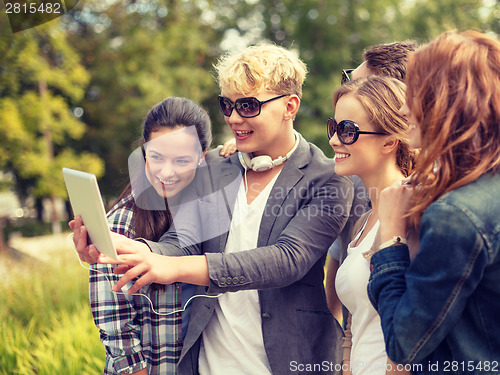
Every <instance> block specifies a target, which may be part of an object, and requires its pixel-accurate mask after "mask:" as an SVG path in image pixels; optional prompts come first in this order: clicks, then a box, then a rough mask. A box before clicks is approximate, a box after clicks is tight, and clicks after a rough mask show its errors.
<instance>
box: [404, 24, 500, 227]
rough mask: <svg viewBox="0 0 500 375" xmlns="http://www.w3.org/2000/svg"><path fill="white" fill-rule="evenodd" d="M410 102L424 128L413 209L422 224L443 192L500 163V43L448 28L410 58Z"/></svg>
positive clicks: (489, 38) (494, 167)
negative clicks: (427, 212) (448, 29)
mask: <svg viewBox="0 0 500 375" xmlns="http://www.w3.org/2000/svg"><path fill="white" fill-rule="evenodd" d="M406 82H407V92H406V94H407V99H406V100H407V104H408V107H409V108H410V110H411V112H412V113H413V115H414V116H415V118H416V121H417V123H418V125H419V126H420V131H421V147H422V148H421V151H420V154H419V158H418V160H417V165H416V168H415V181H414V183H415V184H420V185H419V188H418V189H416V192H415V195H414V205H413V208H412V210H411V212H410V215H411V218H412V221H413V223H415V224H418V222H419V221H420V217H421V216H422V214H423V212H424V211H425V209H426V208H427V207H428V206H429V205H430V204H431V203H432V202H433V201H435V200H436V199H437V198H439V197H440V196H442V195H443V194H445V193H447V192H449V191H451V190H454V189H457V188H459V187H461V186H463V185H466V184H468V183H471V182H473V181H475V180H476V179H477V178H478V177H480V176H481V175H482V174H484V173H486V172H489V171H492V172H496V171H497V170H498V168H499V165H500V43H499V42H498V41H497V40H495V39H493V38H491V37H488V36H486V35H484V34H481V33H479V32H476V31H467V32H464V33H456V32H447V33H444V34H442V35H440V36H439V37H438V38H436V39H435V40H433V41H432V42H430V43H428V44H426V45H424V46H422V47H421V48H419V49H418V50H417V51H416V52H415V53H414V54H412V55H411V56H410V58H409V61H408V72H407V77H406Z"/></svg>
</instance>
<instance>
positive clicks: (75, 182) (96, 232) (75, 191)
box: [62, 168, 117, 259]
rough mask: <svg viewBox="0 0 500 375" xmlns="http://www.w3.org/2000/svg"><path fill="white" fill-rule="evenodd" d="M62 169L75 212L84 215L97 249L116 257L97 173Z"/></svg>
mask: <svg viewBox="0 0 500 375" xmlns="http://www.w3.org/2000/svg"><path fill="white" fill-rule="evenodd" d="M62 171H63V177H64V183H65V184H66V190H67V191H68V195H69V200H70V203H71V207H72V208H73V213H74V214H75V216H76V215H80V216H81V217H82V220H83V224H84V225H85V228H86V229H87V232H88V234H89V237H90V240H91V241H92V243H93V244H94V246H95V247H96V248H97V250H99V251H100V252H101V253H103V254H105V255H107V256H109V257H110V258H113V259H116V258H117V254H116V250H115V247H114V246H113V241H112V240H111V233H110V230H109V227H108V222H107V220H106V211H105V210H104V204H103V202H102V197H101V193H100V191H99V186H98V185H97V179H96V177H95V175H93V174H92V173H87V172H81V171H77V170H75V169H69V168H63V170H62Z"/></svg>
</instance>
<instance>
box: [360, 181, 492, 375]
mask: <svg viewBox="0 0 500 375" xmlns="http://www.w3.org/2000/svg"><path fill="white" fill-rule="evenodd" d="M499 248H500V173H497V174H489V173H487V174H484V175H483V176H481V177H480V178H479V179H477V180H476V181H474V182H472V183H470V184H468V185H466V186H463V187H460V188H458V189H456V190H453V191H451V192H449V193H447V194H445V195H443V196H442V197H440V198H439V199H438V200H436V201H435V202H434V203H432V204H431V205H430V206H429V207H428V208H427V210H426V211H425V212H424V214H423V215H422V218H421V222H420V250H419V252H418V253H417V255H416V256H415V258H414V259H413V261H412V262H411V263H410V258H409V255H408V247H407V246H405V245H396V246H391V247H388V248H385V249H383V250H381V251H379V252H377V253H376V254H374V255H373V257H372V259H371V263H372V267H373V269H372V273H371V277H370V282H369V285H368V295H369V297H370V300H371V302H372V304H373V305H374V306H375V308H376V309H377V310H378V312H379V314H380V316H381V322H382V330H383V332H384V338H385V342H386V350H387V354H388V356H389V357H390V358H391V359H392V360H394V361H395V362H398V363H407V364H409V365H408V366H407V368H408V369H411V370H412V371H413V373H414V374H481V375H485V374H499V373H500V254H499V252H500V251H499Z"/></svg>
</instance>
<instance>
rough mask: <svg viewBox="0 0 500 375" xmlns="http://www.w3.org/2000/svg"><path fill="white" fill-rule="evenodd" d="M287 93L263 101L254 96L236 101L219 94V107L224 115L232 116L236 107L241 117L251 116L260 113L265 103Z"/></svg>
mask: <svg viewBox="0 0 500 375" xmlns="http://www.w3.org/2000/svg"><path fill="white" fill-rule="evenodd" d="M287 95H288V94H284V95H279V96H275V97H274V98H271V99H267V100H264V101H262V102H261V101H260V100H259V99H257V98H254V97H253V96H252V97H248V98H239V99H236V101H235V102H234V103H233V102H232V101H231V100H229V99H228V98H226V97H225V96H219V107H220V110H221V112H222V114H223V115H224V116H227V117H229V116H231V113H233V108H234V109H236V112H237V113H238V114H239V115H240V116H241V117H244V118H251V117H256V116H258V115H260V109H261V107H262V105H263V104H266V103H268V102H271V101H273V100H276V99H279V98H282V97H284V96H287Z"/></svg>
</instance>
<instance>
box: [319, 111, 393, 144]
mask: <svg viewBox="0 0 500 375" xmlns="http://www.w3.org/2000/svg"><path fill="white" fill-rule="evenodd" d="M327 132H328V139H332V137H333V136H334V135H335V133H337V137H338V138H339V141H340V142H341V143H342V144H344V145H352V144H353V143H354V142H356V141H357V140H358V138H359V135H360V134H376V135H388V134H387V133H382V132H365V131H361V130H359V126H358V124H356V123H355V122H354V121H351V120H343V121H340V122H339V123H338V124H337V121H335V120H334V119H332V118H331V117H330V118H328V122H327Z"/></svg>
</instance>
